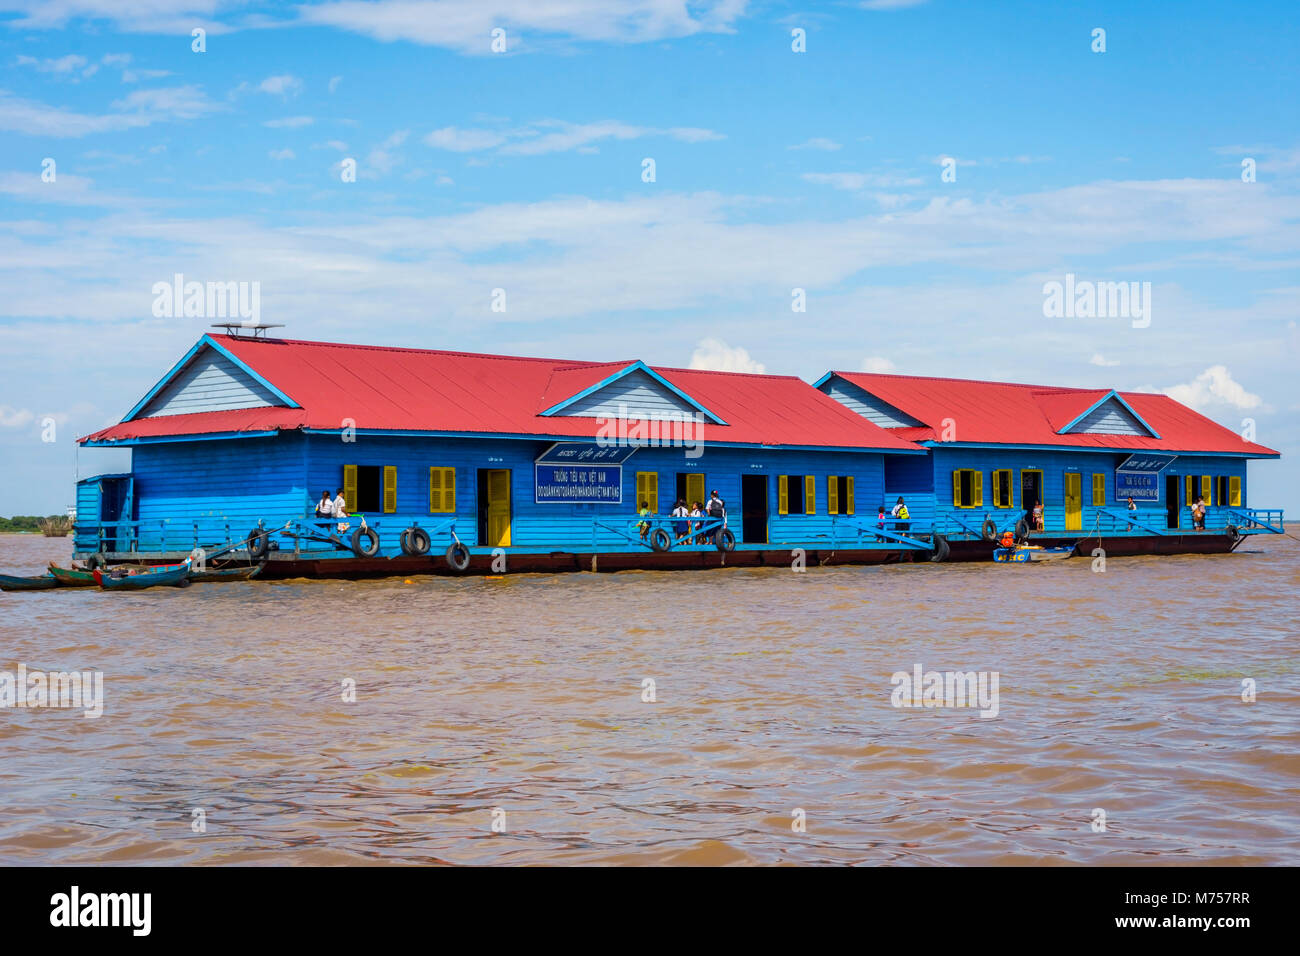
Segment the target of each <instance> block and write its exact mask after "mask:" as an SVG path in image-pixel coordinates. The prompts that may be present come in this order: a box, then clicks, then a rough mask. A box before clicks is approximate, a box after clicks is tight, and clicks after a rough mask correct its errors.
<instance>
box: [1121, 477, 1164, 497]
mask: <svg viewBox="0 0 1300 956" xmlns="http://www.w3.org/2000/svg"><path fill="white" fill-rule="evenodd" d="M1129 498H1132V499H1133V500H1134V501H1159V500H1160V475H1159V473H1158V472H1154V471H1117V472H1115V500H1116V501H1128V500H1129Z"/></svg>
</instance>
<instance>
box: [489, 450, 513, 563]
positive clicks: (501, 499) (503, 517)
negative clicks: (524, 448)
mask: <svg viewBox="0 0 1300 956" xmlns="http://www.w3.org/2000/svg"><path fill="white" fill-rule="evenodd" d="M501 475H504V476H505V478H504V487H498V488H497V489H496V490H497V491H498V492H503V494H496V495H494V494H493V487H492V486H493V485H494V484H498V485H499V484H500V482H501V480H502V479H500V478H499V477H498V476H501ZM494 479H496V480H495V481H494ZM487 494H488V501H487V534H488V540H487V546H488V547H489V548H508V547H510V469H509V468H493V469H490V470H489V471H488V473H487Z"/></svg>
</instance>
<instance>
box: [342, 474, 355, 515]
mask: <svg viewBox="0 0 1300 956" xmlns="http://www.w3.org/2000/svg"><path fill="white" fill-rule="evenodd" d="M343 503H344V504H345V505H347V508H348V511H357V510H359V509H358V508H357V466H356V465H344V466H343Z"/></svg>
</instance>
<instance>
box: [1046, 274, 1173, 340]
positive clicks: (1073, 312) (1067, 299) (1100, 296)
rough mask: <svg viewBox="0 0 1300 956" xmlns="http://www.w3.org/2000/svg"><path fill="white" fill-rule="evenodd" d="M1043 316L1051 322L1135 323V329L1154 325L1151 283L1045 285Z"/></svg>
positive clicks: (1085, 281) (1067, 280)
mask: <svg viewBox="0 0 1300 956" xmlns="http://www.w3.org/2000/svg"><path fill="white" fill-rule="evenodd" d="M1043 315H1044V316H1045V317H1046V318H1049V319H1132V320H1133V328H1135V329H1145V328H1146V327H1147V326H1149V325H1150V324H1151V283H1150V282H1093V281H1091V280H1089V279H1081V280H1076V279H1075V278H1074V273H1073V272H1067V273H1066V275H1065V281H1064V282H1057V281H1055V280H1052V281H1051V282H1044V283H1043Z"/></svg>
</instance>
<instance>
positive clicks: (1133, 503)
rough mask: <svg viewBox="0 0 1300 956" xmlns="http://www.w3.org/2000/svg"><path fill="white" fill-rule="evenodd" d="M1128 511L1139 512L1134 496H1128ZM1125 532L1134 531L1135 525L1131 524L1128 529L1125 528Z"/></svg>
mask: <svg viewBox="0 0 1300 956" xmlns="http://www.w3.org/2000/svg"><path fill="white" fill-rule="evenodd" d="M1128 510H1129V511H1137V510H1138V506H1137V502H1136V501H1134V500H1133V496H1132V495H1129V496H1128ZM1124 530H1125V531H1132V530H1133V525H1132V523H1130V524H1129V526H1128V527H1127V528H1125V529H1124Z"/></svg>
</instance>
